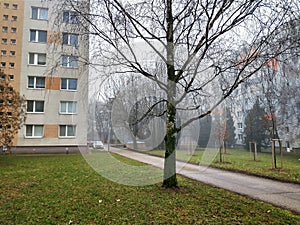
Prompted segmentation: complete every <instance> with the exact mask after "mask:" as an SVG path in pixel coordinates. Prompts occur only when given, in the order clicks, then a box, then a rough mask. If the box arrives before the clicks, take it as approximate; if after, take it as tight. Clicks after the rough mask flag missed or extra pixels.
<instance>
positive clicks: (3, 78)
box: [0, 75, 5, 90]
mask: <svg viewBox="0 0 300 225" xmlns="http://www.w3.org/2000/svg"><path fill="white" fill-rule="evenodd" d="M0 80H5V75H1V76H0ZM0 90H1V86H0Z"/></svg>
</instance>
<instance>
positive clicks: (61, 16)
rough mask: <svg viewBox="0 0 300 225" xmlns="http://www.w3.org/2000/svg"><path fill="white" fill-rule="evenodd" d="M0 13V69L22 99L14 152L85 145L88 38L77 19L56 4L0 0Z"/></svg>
mask: <svg viewBox="0 0 300 225" xmlns="http://www.w3.org/2000/svg"><path fill="white" fill-rule="evenodd" d="M76 2H78V4H80V3H81V2H87V1H76ZM85 6H86V8H85V9H86V10H88V4H85ZM0 9H1V10H0V21H1V43H0V46H1V56H0V59H1V68H0V69H1V70H3V71H4V72H5V74H7V75H8V78H9V80H10V82H11V85H12V86H13V88H14V89H15V90H16V91H18V92H19V93H20V94H21V95H23V96H24V97H25V99H26V121H25V124H24V126H23V127H21V129H19V130H18V135H17V137H16V138H15V140H14V142H13V146H15V148H13V149H14V150H13V151H18V152H65V151H67V152H69V151H75V150H77V149H78V146H86V144H87V137H86V136H87V118H86V117H87V111H88V105H87V102H88V66H87V65H88V64H87V63H86V62H85V60H88V55H89V48H88V47H89V44H88V43H89V40H88V36H87V35H83V34H82V33H81V32H80V24H79V23H80V22H81V21H80V16H79V15H78V14H77V13H76V12H73V11H72V10H71V7H68V6H67V5H66V4H65V3H64V4H61V3H60V2H59V1H41V0H20V1H12V0H0ZM85 9H84V8H83V10H85Z"/></svg>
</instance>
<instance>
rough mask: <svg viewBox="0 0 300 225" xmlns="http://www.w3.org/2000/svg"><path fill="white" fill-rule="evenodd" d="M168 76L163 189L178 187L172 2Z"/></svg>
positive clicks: (168, 23) (169, 11)
mask: <svg viewBox="0 0 300 225" xmlns="http://www.w3.org/2000/svg"><path fill="white" fill-rule="evenodd" d="M166 22H167V73H168V74H167V75H168V92H167V99H168V103H167V121H166V123H167V124H166V125H167V126H166V127H167V132H166V137H165V142H166V152H165V162H164V180H163V187H166V188H171V187H177V178H176V152H175V151H176V134H177V130H176V105H175V97H176V75H175V68H174V28H173V12H172V0H167V17H166Z"/></svg>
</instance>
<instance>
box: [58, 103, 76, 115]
mask: <svg viewBox="0 0 300 225" xmlns="http://www.w3.org/2000/svg"><path fill="white" fill-rule="evenodd" d="M76 108H77V102H65V101H62V102H60V113H63V114H74V113H76Z"/></svg>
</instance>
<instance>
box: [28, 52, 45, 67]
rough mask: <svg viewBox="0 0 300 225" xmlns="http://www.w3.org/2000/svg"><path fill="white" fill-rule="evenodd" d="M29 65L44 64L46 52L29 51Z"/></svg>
mask: <svg viewBox="0 0 300 225" xmlns="http://www.w3.org/2000/svg"><path fill="white" fill-rule="evenodd" d="M29 64H30V65H46V54H44V53H29Z"/></svg>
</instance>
